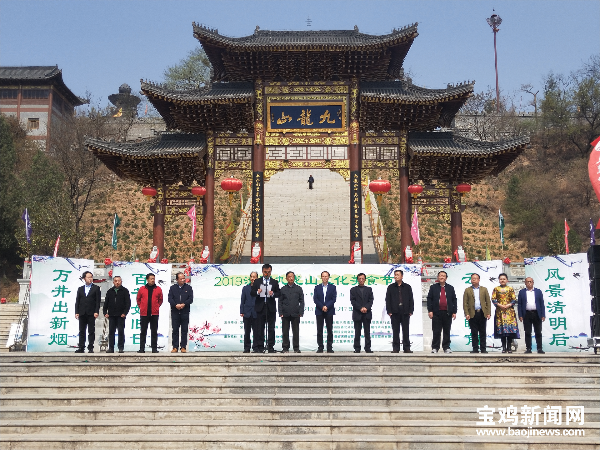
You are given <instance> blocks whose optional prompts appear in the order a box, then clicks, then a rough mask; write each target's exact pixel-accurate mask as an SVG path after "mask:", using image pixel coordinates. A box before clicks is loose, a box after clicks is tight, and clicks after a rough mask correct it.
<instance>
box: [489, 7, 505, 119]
mask: <svg viewBox="0 0 600 450" xmlns="http://www.w3.org/2000/svg"><path fill="white" fill-rule="evenodd" d="M486 20H487V23H488V25H489V26H490V27H492V31H493V32H494V65H495V66H496V112H497V113H500V89H499V88H498V52H497V51H496V33H498V31H500V28H498V27H499V26H500V24H501V23H502V18H501V17H500V16H499V15H498V14H492V16H491V17H489V18H487V19H486Z"/></svg>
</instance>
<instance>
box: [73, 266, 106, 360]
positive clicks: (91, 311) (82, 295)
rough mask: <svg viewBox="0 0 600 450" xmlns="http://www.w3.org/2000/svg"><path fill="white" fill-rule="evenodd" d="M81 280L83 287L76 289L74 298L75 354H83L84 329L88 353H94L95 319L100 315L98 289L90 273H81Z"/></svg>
mask: <svg viewBox="0 0 600 450" xmlns="http://www.w3.org/2000/svg"><path fill="white" fill-rule="evenodd" d="M82 278H83V280H84V281H85V285H83V286H81V287H80V288H79V289H77V296H76V297H75V318H76V319H77V320H79V348H78V349H77V350H75V353H83V352H84V349H85V333H86V329H87V331H88V353H94V341H95V340H96V319H97V318H98V315H99V314H100V288H99V287H98V286H96V285H95V284H93V281H94V275H92V272H89V271H85V272H83V275H82Z"/></svg>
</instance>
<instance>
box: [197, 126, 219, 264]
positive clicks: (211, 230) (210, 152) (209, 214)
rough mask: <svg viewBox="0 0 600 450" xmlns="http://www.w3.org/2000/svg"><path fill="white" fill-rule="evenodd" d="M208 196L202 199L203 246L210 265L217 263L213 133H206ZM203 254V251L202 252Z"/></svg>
mask: <svg viewBox="0 0 600 450" xmlns="http://www.w3.org/2000/svg"><path fill="white" fill-rule="evenodd" d="M204 187H205V188H206V194H204V197H203V198H202V215H203V216H204V218H203V225H202V246H203V247H208V251H209V252H210V259H209V261H208V262H209V263H210V262H213V261H215V254H214V246H215V138H214V135H213V132H212V131H208V132H207V133H206V176H205V178H204ZM200 253H202V250H201V251H200Z"/></svg>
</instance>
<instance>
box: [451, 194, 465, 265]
mask: <svg viewBox="0 0 600 450" xmlns="http://www.w3.org/2000/svg"><path fill="white" fill-rule="evenodd" d="M461 200H462V196H461V194H460V193H459V192H456V188H455V186H453V185H450V245H451V246H452V249H451V252H452V261H454V262H456V261H457V259H456V255H455V254H454V252H455V251H456V249H457V248H458V246H459V245H460V246H462V245H463V232H462V207H461Z"/></svg>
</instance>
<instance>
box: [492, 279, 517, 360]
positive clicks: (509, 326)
mask: <svg viewBox="0 0 600 450" xmlns="http://www.w3.org/2000/svg"><path fill="white" fill-rule="evenodd" d="M498 281H500V286H497V287H495V288H494V291H493V292H492V303H493V304H494V306H495V307H496V316H495V317H494V338H495V339H500V340H501V341H502V353H512V349H511V345H512V340H513V339H520V338H521V336H520V335H519V326H518V325H517V315H516V313H515V303H517V296H516V295H515V291H514V289H513V288H511V287H510V286H507V284H508V275H506V274H505V273H501V274H500V275H499V276H498Z"/></svg>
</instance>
